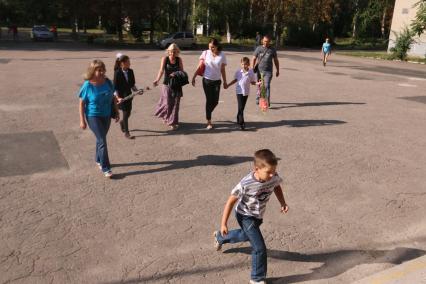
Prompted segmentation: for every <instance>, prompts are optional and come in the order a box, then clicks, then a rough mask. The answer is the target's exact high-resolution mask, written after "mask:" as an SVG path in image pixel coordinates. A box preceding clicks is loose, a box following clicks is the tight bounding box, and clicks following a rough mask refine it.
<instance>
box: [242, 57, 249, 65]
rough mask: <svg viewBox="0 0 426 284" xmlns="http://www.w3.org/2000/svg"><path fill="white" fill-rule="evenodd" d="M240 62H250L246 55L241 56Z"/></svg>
mask: <svg viewBox="0 0 426 284" xmlns="http://www.w3.org/2000/svg"><path fill="white" fill-rule="evenodd" d="M241 63H248V64H250V59H249V58H248V57H245V56H244V57H243V58H241Z"/></svg>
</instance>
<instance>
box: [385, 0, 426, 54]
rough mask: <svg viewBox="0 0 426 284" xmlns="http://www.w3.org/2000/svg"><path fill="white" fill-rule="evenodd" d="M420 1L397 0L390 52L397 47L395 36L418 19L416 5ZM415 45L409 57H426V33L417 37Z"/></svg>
mask: <svg viewBox="0 0 426 284" xmlns="http://www.w3.org/2000/svg"><path fill="white" fill-rule="evenodd" d="M417 2H419V0H396V1H395V8H394V10H393V18H392V26H391V33H390V35H389V45H388V52H389V50H390V49H391V48H392V47H394V46H395V39H396V37H395V34H394V32H396V33H400V32H401V31H402V30H403V29H404V28H405V27H408V28H410V25H411V22H412V21H413V20H414V19H415V17H416V12H417V7H415V6H414V5H415V4H416V3H417ZM414 39H415V41H416V42H415V43H414V44H413V45H412V46H411V49H410V51H409V52H408V54H409V55H413V56H419V57H426V33H423V34H421V35H420V36H416V37H415V38H414Z"/></svg>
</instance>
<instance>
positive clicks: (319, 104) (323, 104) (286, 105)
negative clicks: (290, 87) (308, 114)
mask: <svg viewBox="0 0 426 284" xmlns="http://www.w3.org/2000/svg"><path fill="white" fill-rule="evenodd" d="M272 105H282V106H273V107H271V108H270V109H283V108H291V107H311V106H337V105H365V103H355V102H316V103H275V102H274V103H273V104H272Z"/></svg>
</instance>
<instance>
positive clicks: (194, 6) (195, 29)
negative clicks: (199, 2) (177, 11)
mask: <svg viewBox="0 0 426 284" xmlns="http://www.w3.org/2000/svg"><path fill="white" fill-rule="evenodd" d="M195 2H196V0H192V34H194V35H195V34H196V33H197V23H196V21H195V17H196V14H195V13H196V8H197V7H196V3H195Z"/></svg>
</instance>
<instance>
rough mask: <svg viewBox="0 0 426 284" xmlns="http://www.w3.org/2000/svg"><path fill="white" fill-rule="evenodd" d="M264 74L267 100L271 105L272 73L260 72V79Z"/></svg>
mask: <svg viewBox="0 0 426 284" xmlns="http://www.w3.org/2000/svg"><path fill="white" fill-rule="evenodd" d="M261 73H262V74H263V80H264V81H265V88H266V98H267V99H268V104H269V105H271V81H272V72H271V71H262V70H259V72H258V73H257V74H258V75H257V76H258V78H259V79H260V74H261Z"/></svg>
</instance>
